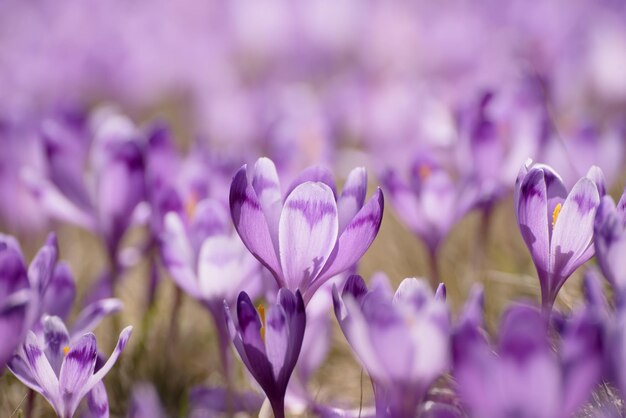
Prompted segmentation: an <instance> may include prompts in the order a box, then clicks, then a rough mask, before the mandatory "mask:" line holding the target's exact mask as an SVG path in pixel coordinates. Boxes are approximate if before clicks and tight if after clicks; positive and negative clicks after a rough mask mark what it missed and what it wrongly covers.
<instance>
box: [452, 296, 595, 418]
mask: <svg viewBox="0 0 626 418" xmlns="http://www.w3.org/2000/svg"><path fill="white" fill-rule="evenodd" d="M475 296H477V295H474V297H472V298H471V299H470V301H469V303H468V305H467V307H466V309H465V312H464V313H463V314H462V315H461V318H460V321H459V326H458V328H457V330H456V332H455V333H454V335H453V338H452V339H453V345H454V347H455V350H454V373H453V374H454V377H455V378H456V380H457V382H458V393H459V396H460V400H461V402H462V403H463V405H464V406H465V408H466V411H467V412H468V414H469V417H476V418H478V417H480V418H500V417H521V418H531V417H532V418H566V417H571V416H576V415H575V413H576V411H577V410H578V409H579V408H580V407H581V406H582V405H583V404H584V403H585V401H586V399H587V398H588V397H589V395H590V394H591V391H592V389H593V387H594V386H595V384H596V383H597V382H598V379H599V378H600V376H601V370H602V349H601V339H602V338H601V335H602V331H601V322H600V321H598V317H597V316H596V315H595V313H594V312H593V311H592V310H587V309H584V310H582V311H580V312H576V313H575V314H574V315H573V316H572V317H571V318H568V319H567V321H566V323H565V325H564V330H563V332H562V336H561V341H560V344H559V345H558V352H557V353H555V352H554V351H553V349H552V347H551V343H550V341H549V338H548V327H547V324H546V322H545V320H544V318H543V316H542V314H541V313H540V312H539V310H537V309H535V308H534V307H530V306H522V305H518V306H513V307H511V308H509V309H508V311H507V312H506V313H505V315H504V317H503V320H502V323H501V325H500V331H499V340H498V343H497V346H496V347H495V349H494V348H493V347H491V345H490V344H489V343H488V341H487V338H486V337H485V335H486V332H485V331H484V329H483V328H482V322H483V321H482V311H481V310H480V300H479V299H480V295H478V296H479V297H475Z"/></svg>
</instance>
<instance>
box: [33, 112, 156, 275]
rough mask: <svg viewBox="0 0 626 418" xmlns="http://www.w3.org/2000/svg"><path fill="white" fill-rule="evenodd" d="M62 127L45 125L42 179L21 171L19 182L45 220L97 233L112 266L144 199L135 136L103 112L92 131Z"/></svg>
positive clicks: (135, 132)
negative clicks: (36, 203)
mask: <svg viewBox="0 0 626 418" xmlns="http://www.w3.org/2000/svg"><path fill="white" fill-rule="evenodd" d="M65 125H66V124H63V123H61V122H59V121H48V122H47V123H46V124H45V125H44V133H43V135H42V143H43V146H44V148H45V155H46V161H47V163H48V175H47V177H42V176H38V175H36V174H35V173H34V172H32V171H28V170H26V171H25V173H24V179H25V181H26V183H27V185H28V187H29V188H30V190H31V192H32V193H33V195H34V196H35V197H36V198H37V199H38V201H39V203H40V205H41V207H42V209H43V210H44V211H45V212H46V213H47V214H48V215H49V216H51V217H52V218H55V219H58V220H61V221H64V222H68V223H71V224H74V225H77V226H80V227H83V228H85V229H87V230H90V231H93V232H94V233H96V234H97V235H98V236H100V237H101V238H102V240H103V242H104V244H105V246H106V249H107V251H108V255H109V257H111V260H112V261H113V262H117V261H116V259H117V251H118V250H119V248H118V247H119V244H120V241H121V239H122V237H123V235H124V233H125V232H126V230H127V229H128V228H129V226H130V224H131V221H132V220H133V216H132V215H133V212H134V210H135V208H136V207H137V205H138V204H139V203H140V202H141V201H142V199H143V198H144V156H143V150H142V147H141V145H140V141H139V140H138V139H139V138H140V134H139V132H138V130H137V128H136V127H135V126H134V125H133V124H132V123H131V122H130V121H129V120H128V119H126V118H125V117H123V116H121V115H119V114H115V113H106V114H104V111H101V112H100V113H96V114H94V116H93V123H92V125H93V129H91V130H90V129H87V128H86V127H80V129H79V128H77V127H74V128H73V129H68V128H67V126H65ZM92 137H93V138H92ZM87 166H89V168H90V169H89V170H88V171H87V170H86V167H87ZM117 267H118V266H116V265H114V266H111V268H112V269H116V268H117Z"/></svg>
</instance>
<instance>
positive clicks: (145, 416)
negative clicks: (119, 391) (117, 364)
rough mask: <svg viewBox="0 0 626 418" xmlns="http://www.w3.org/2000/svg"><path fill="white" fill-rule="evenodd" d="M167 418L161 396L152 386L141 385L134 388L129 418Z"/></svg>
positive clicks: (148, 384) (147, 384)
mask: <svg viewBox="0 0 626 418" xmlns="http://www.w3.org/2000/svg"><path fill="white" fill-rule="evenodd" d="M166 416H167V415H166V414H165V411H164V410H163V406H162V405H161V399H159V394H158V393H157V391H156V389H155V388H154V386H153V385H152V384H150V383H139V384H136V385H135V386H134V387H133V391H132V394H131V399H130V406H129V407H128V413H127V417H128V418H165V417H166Z"/></svg>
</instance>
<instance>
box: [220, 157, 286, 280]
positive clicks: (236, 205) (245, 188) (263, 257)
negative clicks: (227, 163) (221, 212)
mask: <svg viewBox="0 0 626 418" xmlns="http://www.w3.org/2000/svg"><path fill="white" fill-rule="evenodd" d="M230 213H231V216H232V218H233V223H234V224H235V229H236V230H237V232H238V233H239V236H240V237H241V240H242V241H243V243H244V244H245V245H246V247H248V250H250V252H251V253H252V255H254V256H255V257H256V258H257V259H258V260H259V261H260V262H261V263H263V265H264V266H265V267H267V268H268V269H269V270H270V272H271V273H272V274H273V275H274V277H275V278H276V280H277V281H278V282H279V284H282V280H283V278H282V274H281V269H280V264H279V262H278V258H277V257H278V255H277V253H276V251H275V249H274V245H273V241H272V236H271V234H270V230H269V225H268V223H267V220H266V218H265V214H264V213H263V209H262V207H261V203H260V202H259V199H258V197H257V195H256V192H255V191H254V189H253V187H252V186H251V185H250V184H248V178H247V175H246V166H243V167H242V168H241V169H239V171H238V172H237V174H235V177H234V178H233V182H232V184H231V186H230Z"/></svg>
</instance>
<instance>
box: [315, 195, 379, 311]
mask: <svg viewBox="0 0 626 418" xmlns="http://www.w3.org/2000/svg"><path fill="white" fill-rule="evenodd" d="M383 208H384V199H383V193H382V191H381V190H380V189H377V190H376V192H375V193H374V195H373V196H372V197H371V198H370V200H369V201H368V202H367V203H366V204H365V206H363V208H362V209H361V210H360V211H359V213H357V214H356V216H355V217H354V219H353V220H352V222H350V223H349V224H348V226H347V227H346V229H345V230H344V231H343V233H342V234H341V236H340V237H339V239H338V240H337V246H336V248H335V249H334V250H333V254H332V255H331V257H332V258H331V260H329V261H328V262H327V263H326V266H325V267H324V270H323V271H322V273H321V274H320V277H319V278H318V279H317V280H316V283H315V287H314V288H313V291H314V290H315V289H316V288H318V287H319V286H321V285H322V284H323V282H324V281H325V280H327V279H328V278H330V277H333V276H336V275H337V274H339V273H342V272H344V271H345V270H347V269H349V268H350V267H351V266H352V265H354V264H355V263H356V262H357V261H359V259H360V258H361V257H362V256H363V254H365V252H366V251H367V249H368V248H369V246H370V245H371V244H372V242H373V241H374V238H376V235H378V230H379V229H380V224H381V222H382V219H383ZM309 294H310V292H308V293H307V294H306V295H305V297H306V298H307V299H309V298H310V296H309Z"/></svg>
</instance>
